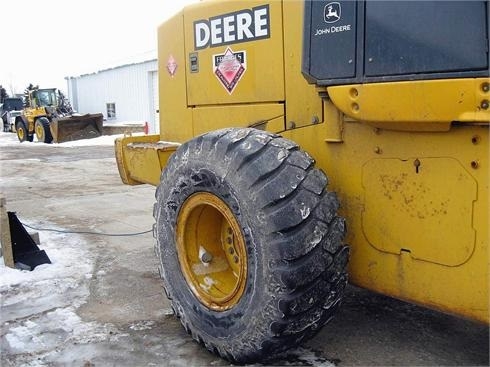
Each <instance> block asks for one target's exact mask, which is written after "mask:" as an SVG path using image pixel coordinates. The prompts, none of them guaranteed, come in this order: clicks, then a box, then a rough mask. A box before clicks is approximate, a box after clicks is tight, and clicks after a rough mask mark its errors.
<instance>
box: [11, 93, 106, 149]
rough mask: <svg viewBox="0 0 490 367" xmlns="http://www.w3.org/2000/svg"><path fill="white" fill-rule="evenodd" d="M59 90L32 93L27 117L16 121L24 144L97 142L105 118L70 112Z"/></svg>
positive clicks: (28, 102) (26, 105)
mask: <svg viewBox="0 0 490 367" xmlns="http://www.w3.org/2000/svg"><path fill="white" fill-rule="evenodd" d="M60 96H61V95H60V94H59V93H58V95H57V92H56V89H53V88H52V89H39V88H34V89H28V90H27V91H26V95H25V107H24V110H23V113H22V114H21V115H20V116H18V117H16V118H15V131H16V132H17V137H18V138H19V141H20V142H24V141H33V138H34V134H35V135H36V137H37V140H38V141H40V142H43V143H52V142H54V143H62V142H66V141H72V140H79V139H89V138H96V137H99V136H101V135H102V125H103V115H102V114H100V113H99V114H86V115H78V114H73V111H72V110H71V108H68V109H67V108H66V106H65V104H64V103H63V100H62V98H60Z"/></svg>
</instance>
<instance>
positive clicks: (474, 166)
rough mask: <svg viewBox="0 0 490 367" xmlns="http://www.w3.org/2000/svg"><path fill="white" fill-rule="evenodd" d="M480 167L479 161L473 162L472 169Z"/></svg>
mask: <svg viewBox="0 0 490 367" xmlns="http://www.w3.org/2000/svg"><path fill="white" fill-rule="evenodd" d="M479 166H480V162H478V161H471V168H473V169H477V168H478V167H479Z"/></svg>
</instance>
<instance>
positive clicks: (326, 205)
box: [115, 0, 490, 363]
mask: <svg viewBox="0 0 490 367" xmlns="http://www.w3.org/2000/svg"><path fill="white" fill-rule="evenodd" d="M488 19H489V6H488V2H486V1H471V2H466V1H461V2H457V1H450V2H439V1H423V2H419V1H414V2H401V1H393V2H387V1H366V2H365V1H357V2H355V1H340V0H339V1H328V0H326V1H319V0H318V1H310V0H307V1H286V0H284V1H267V0H264V1H209V2H207V1H203V2H199V3H198V4H195V5H192V6H189V7H187V8H185V9H184V10H182V11H181V12H180V13H179V14H177V15H175V16H174V17H173V18H171V19H170V20H168V21H167V22H166V23H164V24H163V25H162V26H161V27H160V28H159V29H158V50H159V53H158V64H159V87H160V109H161V113H160V134H159V135H150V136H145V137H125V138H120V139H118V140H117V141H116V146H115V149H116V158H117V162H118V167H119V172H120V175H121V178H122V180H123V182H125V183H127V184H130V185H135V184H140V183H148V184H152V185H155V186H157V189H156V203H155V206H154V212H153V214H154V217H155V220H156V224H155V226H154V235H155V238H156V253H157V254H158V256H159V261H160V264H161V265H160V273H161V276H162V278H163V284H164V288H165V292H166V294H167V296H168V298H169V299H170V300H171V303H172V307H173V310H174V312H175V315H176V316H177V317H178V318H180V321H181V323H182V325H183V326H184V328H185V329H186V330H187V331H188V333H189V334H191V335H192V337H193V338H194V339H195V340H196V341H198V342H199V343H201V344H203V345H204V346H205V347H206V348H207V349H209V350H210V351H213V352H215V353H217V354H219V355H221V356H222V357H224V358H226V359H228V360H230V361H233V362H239V363H246V362H253V361H259V360H264V359H267V358H270V357H272V356H274V355H276V354H277V353H279V352H281V351H283V350H285V349H287V348H290V347H292V346H295V345H296V344H298V343H301V342H302V341H304V340H306V339H307V338H310V337H311V336H313V335H314V334H315V333H316V332H317V331H318V330H319V329H320V328H321V327H322V326H323V325H324V324H326V323H327V322H328V321H329V320H330V319H331V318H332V317H333V315H334V313H335V311H336V310H337V309H338V308H339V307H340V304H341V300H342V295H343V291H344V288H345V285H346V282H347V280H349V282H351V283H352V284H355V285H357V286H360V287H364V288H367V289H370V290H373V291H376V292H379V293H382V294H385V295H388V296H391V297H395V298H398V299H401V300H405V301H407V302H413V303H416V304H419V305H423V306H426V307H429V308H432V309H436V310H440V311H442V312H448V313H451V314H454V315H459V316H462V317H466V318H470V319H473V320H477V321H480V322H483V323H488V322H489V308H488V305H489V286H488V285H489V275H488V270H489V253H488V242H489V227H488V223H489V217H488V213H489V208H488V204H489V196H488V181H489V170H488V168H489V161H488V159H489V144H488V138H489V130H488V129H489V121H490V110H489V100H490V79H489V71H488V70H489V61H488V40H489V34H488V29H489V24H488ZM327 177H328V178H327ZM346 244H348V246H347V245H346Z"/></svg>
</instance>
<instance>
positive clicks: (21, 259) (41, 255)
mask: <svg viewBox="0 0 490 367" xmlns="http://www.w3.org/2000/svg"><path fill="white" fill-rule="evenodd" d="M8 217H9V225H10V237H11V241H12V253H13V256H14V263H15V264H18V263H20V264H23V265H27V266H28V267H29V268H30V270H33V269H34V268H35V267H36V266H38V265H41V264H51V260H50V259H49V257H48V255H47V254H46V252H44V250H40V249H39V247H38V246H37V244H36V242H34V240H33V239H32V237H31V236H30V235H29V233H27V231H26V229H25V228H24V226H23V225H22V223H21V222H20V221H19V218H17V215H16V214H15V213H14V212H8ZM22 268H24V267H22Z"/></svg>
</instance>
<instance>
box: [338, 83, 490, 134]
mask: <svg viewBox="0 0 490 367" xmlns="http://www.w3.org/2000/svg"><path fill="white" fill-rule="evenodd" d="M485 85H486V87H487V88H488V79H483V78H480V79H450V80H430V81H427V80H420V81H410V82H392V83H375V84H364V85H362V84H360V85H343V86H334V87H329V88H328V94H329V96H330V98H331V99H332V101H333V102H334V104H335V105H336V106H337V107H338V108H339V109H340V110H341V111H342V112H343V113H345V114H346V115H348V116H350V117H352V118H355V119H358V120H362V121H365V122H368V123H369V124H371V125H373V126H377V127H379V128H384V129H394V130H408V131H411V130H418V131H447V130H449V129H450V127H451V122H452V121H460V122H484V123H488V122H489V120H490V110H489V109H488V107H487V109H483V108H482V107H481V105H482V103H483V102H484V101H485V100H486V99H485V98H488V91H487V92H484V88H485ZM487 103H488V101H487Z"/></svg>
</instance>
